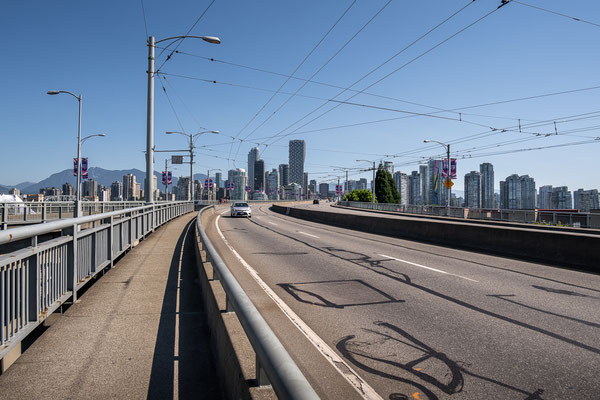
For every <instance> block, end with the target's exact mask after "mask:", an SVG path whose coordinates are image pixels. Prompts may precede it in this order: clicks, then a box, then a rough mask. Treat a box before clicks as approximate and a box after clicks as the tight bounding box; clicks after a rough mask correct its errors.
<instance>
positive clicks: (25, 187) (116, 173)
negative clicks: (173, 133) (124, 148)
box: [0, 167, 206, 194]
mask: <svg viewBox="0 0 600 400" xmlns="http://www.w3.org/2000/svg"><path fill="white" fill-rule="evenodd" d="M127 174H133V175H135V178H136V182H138V183H140V184H141V185H142V187H143V185H144V179H145V178H146V173H145V172H143V171H140V170H139V169H135V168H133V169H119V170H109V169H104V168H100V167H91V168H89V169H88V176H89V178H91V179H93V180H94V181H96V182H97V183H99V184H101V185H103V186H106V187H110V185H111V184H112V183H113V182H115V181H120V182H123V176H124V175H127ZM154 175H156V177H157V181H158V188H159V189H160V188H164V186H163V185H162V183H161V182H162V174H161V173H160V172H157V171H154ZM205 178H206V174H194V179H198V180H200V181H203V180H204V179H205ZM75 180H76V178H75V176H73V170H72V169H65V170H63V171H60V172H57V173H54V174H52V175H50V176H49V177H47V178H46V179H43V180H41V181H39V182H37V183H33V182H22V183H19V184H17V185H4V184H0V193H8V190H9V189H11V188H13V187H16V188H17V189H19V190H20V191H21V193H22V194H36V193H39V192H40V189H42V188H46V187H56V188H62V185H63V184H64V183H66V182H69V183H71V185H73V187H75V186H76V182H75ZM178 181H179V179H178V178H177V177H175V176H173V185H177V182H178Z"/></svg>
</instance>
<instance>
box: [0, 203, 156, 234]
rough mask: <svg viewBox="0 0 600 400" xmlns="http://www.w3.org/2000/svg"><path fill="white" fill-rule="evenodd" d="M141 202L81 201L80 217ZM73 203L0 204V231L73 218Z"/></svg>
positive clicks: (137, 205) (122, 208)
mask: <svg viewBox="0 0 600 400" xmlns="http://www.w3.org/2000/svg"><path fill="white" fill-rule="evenodd" d="M144 204H146V203H145V202H143V201H82V202H81V216H82V217H83V216H85V215H93V214H102V213H105V212H109V211H117V210H124V209H127V208H133V207H140V206H143V205H144ZM74 216H75V202H73V201H60V202H59V201H28V202H23V203H0V229H1V230H4V229H6V228H7V227H8V226H9V225H11V226H17V225H29V224H34V223H40V222H48V221H55V220H57V219H64V218H73V217H74Z"/></svg>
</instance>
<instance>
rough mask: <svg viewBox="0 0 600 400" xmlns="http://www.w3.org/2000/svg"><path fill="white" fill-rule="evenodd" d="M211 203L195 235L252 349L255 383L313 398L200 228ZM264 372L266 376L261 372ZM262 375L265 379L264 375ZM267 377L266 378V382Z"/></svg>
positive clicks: (287, 396) (282, 394) (308, 399)
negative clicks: (254, 363) (254, 364)
mask: <svg viewBox="0 0 600 400" xmlns="http://www.w3.org/2000/svg"><path fill="white" fill-rule="evenodd" d="M211 209H213V207H205V208H203V209H202V210H201V211H200V212H199V213H198V218H196V235H197V236H198V237H199V239H200V242H201V244H202V247H203V249H204V250H205V251H206V259H207V261H209V262H210V263H211V264H212V267H213V271H214V272H213V276H214V278H215V279H217V280H219V281H220V282H221V286H223V289H224V290H225V293H226V295H227V300H226V303H227V306H226V307H227V311H233V312H235V313H236V315H237V317H238V320H239V321H240V324H241V325H242V327H243V328H244V332H245V333H246V336H247V337H248V339H249V341H250V344H251V345H252V348H253V349H254V352H255V353H256V380H257V382H258V384H259V385H263V384H265V383H270V384H271V385H272V386H273V390H274V391H275V393H276V394H277V397H278V398H280V399H305V400H313V399H318V398H319V397H318V396H317V394H316V393H315V391H314V390H313V388H312V387H311V386H310V384H309V383H308V381H307V380H306V378H305V377H304V375H303V374H302V372H301V371H300V369H299V368H298V366H297V365H296V363H295V362H294V360H292V358H291V357H290V355H289V354H288V352H287V351H286V350H285V348H284V347H283V345H282V344H281V342H280V341H279V339H277V336H275V333H274V332H273V331H272V330H271V328H270V327H269V325H268V324H267V322H266V321H265V320H264V318H263V317H262V315H261V314H260V312H259V311H258V310H257V309H256V307H255V306H254V304H253V303H252V301H251V300H250V298H249V297H248V295H247V294H246V293H245V292H244V289H242V287H241V286H240V284H239V283H238V281H237V280H236V279H235V277H234V276H233V274H232V273H231V271H230V270H229V268H228V267H227V265H225V263H224V262H223V260H222V259H221V257H220V256H219V254H218V253H217V251H216V249H215V248H214V247H213V245H212V243H211V242H210V240H209V239H208V236H207V235H206V232H205V231H204V229H203V228H202V224H201V214H202V213H203V212H206V211H207V210H211ZM265 374H266V377H265V376H264V375H265ZM265 378H266V379H265ZM266 381H268V382H266Z"/></svg>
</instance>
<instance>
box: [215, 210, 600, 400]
mask: <svg viewBox="0 0 600 400" xmlns="http://www.w3.org/2000/svg"><path fill="white" fill-rule="evenodd" d="M315 207H319V209H327V208H326V207H328V205H326V204H321V205H319V206H315ZM228 211H229V209H228V207H221V208H218V209H217V213H216V214H215V216H214V217H213V218H212V219H211V220H210V221H209V223H208V224H207V232H208V234H209V237H210V238H211V241H212V242H213V243H214V244H215V246H216V247H217V249H218V251H219V252H220V253H221V255H222V257H223V259H224V260H225V262H226V263H227V265H229V266H230V268H231V269H232V271H233V272H234V274H235V275H236V277H237V278H238V280H239V281H240V283H241V284H242V286H243V287H244V288H245V290H246V291H247V292H248V294H249V295H250V296H251V298H252V299H253V301H254V302H255V304H256V305H257V307H258V308H259V310H261V313H262V314H263V315H264V317H265V319H266V320H267V322H269V324H270V325H271V326H272V328H273V329H274V331H275V332H276V333H277V335H278V336H279V337H280V339H281V340H282V342H283V344H284V345H285V346H286V348H287V349H288V351H289V352H290V354H291V355H292V357H293V358H294V359H295V360H296V362H297V363H298V365H299V367H300V368H301V369H302V371H303V372H304V373H305V375H306V376H307V378H308V379H309V381H310V383H311V384H312V385H313V387H314V388H315V390H316V391H317V393H318V394H319V395H320V396H321V397H323V398H332V399H333V398H335V399H339V398H357V399H360V398H365V399H377V398H383V399H391V400H400V399H417V400H418V399H421V400H426V399H429V400H434V399H522V400H524V399H527V400H537V399H599V398H600V312H599V311H598V310H599V306H600V276H599V275H594V274H589V273H582V272H578V271H573V270H568V269H561V268H556V267H551V266H546V265H542V264H536V263H529V262H524V261H518V260H513V259H509V258H503V257H498V256H489V255H485V254H480V253H474V252H469V251H463V250H456V249H451V248H447V247H442V246H435V245H430V244H423V243H418V242H412V241H407V240H401V239H395V238H390V237H384V236H378V235H372V234H366V233H361V232H357V231H352V230H346V229H341V228H335V227H331V226H327V225H321V224H317V223H312V222H307V221H302V220H298V219H294V218H291V217H287V216H284V215H280V214H277V213H273V212H271V211H269V206H268V205H265V206H254V207H253V217H252V218H251V219H246V218H231V217H230V216H229V213H228ZM221 213H222V215H219V214H221ZM218 215H219V217H218V218H217V216H218Z"/></svg>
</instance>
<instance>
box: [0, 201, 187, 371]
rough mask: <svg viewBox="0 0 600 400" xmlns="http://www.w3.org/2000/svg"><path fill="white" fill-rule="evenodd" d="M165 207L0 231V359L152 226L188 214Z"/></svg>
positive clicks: (183, 205) (183, 207) (180, 205)
mask: <svg viewBox="0 0 600 400" xmlns="http://www.w3.org/2000/svg"><path fill="white" fill-rule="evenodd" d="M193 208H194V207H193V203H192V202H170V203H161V204H154V205H148V206H142V207H134V208H127V209H123V210H119V211H111V212H105V213H101V214H96V215H91V216H86V217H80V218H69V219H63V220H58V221H53V222H48V223H45V224H35V225H29V226H23V227H18V228H13V229H8V230H4V231H1V232H0V359H1V358H3V357H4V356H5V355H6V354H7V353H8V352H9V351H10V350H11V349H12V348H13V347H14V346H16V345H17V344H18V343H20V342H21V341H22V340H23V338H25V337H26V336H27V335H28V334H29V333H30V332H31V331H33V329H35V328H36V327H37V326H38V325H39V324H40V323H42V322H43V321H44V320H45V319H46V317H47V316H48V315H50V314H51V313H52V312H54V311H55V310H56V309H57V308H58V307H59V306H60V305H61V304H64V303H65V302H66V301H67V300H68V299H69V298H71V299H72V301H73V302H74V301H76V300H77V290H79V289H80V288H81V287H83V286H84V285H85V284H86V283H87V282H88V281H89V280H90V279H92V278H93V277H94V276H96V275H97V274H98V273H100V272H101V271H102V270H103V269H104V268H106V267H109V266H112V265H113V263H114V261H115V259H116V258H117V257H118V256H119V255H121V254H123V253H124V252H125V251H127V250H129V249H130V248H132V247H133V246H135V245H136V243H137V242H138V241H139V240H141V239H143V238H144V237H145V236H147V235H148V234H150V233H151V232H153V231H154V230H155V229H156V228H157V227H159V226H161V225H162V224H164V223H166V222H168V221H169V220H171V219H173V218H175V217H178V216H180V215H183V214H185V213H188V212H192V211H193Z"/></svg>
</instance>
